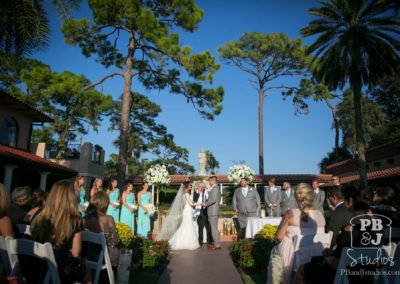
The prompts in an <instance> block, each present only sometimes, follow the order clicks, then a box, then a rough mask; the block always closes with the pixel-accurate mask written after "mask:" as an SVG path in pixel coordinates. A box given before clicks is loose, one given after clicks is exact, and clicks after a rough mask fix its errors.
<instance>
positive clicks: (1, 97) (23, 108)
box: [0, 90, 54, 122]
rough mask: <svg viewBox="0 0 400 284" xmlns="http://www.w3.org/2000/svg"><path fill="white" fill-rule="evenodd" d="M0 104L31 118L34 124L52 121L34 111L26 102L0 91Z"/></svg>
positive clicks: (45, 115)
mask: <svg viewBox="0 0 400 284" xmlns="http://www.w3.org/2000/svg"><path fill="white" fill-rule="evenodd" d="M0 103H1V104H2V105H5V106H7V107H10V108H12V109H15V110H17V111H18V112H20V113H22V114H25V115H26V116H28V117H31V118H32V119H33V121H35V122H53V121H54V119H53V118H52V117H51V116H49V115H47V114H45V113H43V112H41V111H39V110H37V109H35V108H34V107H32V106H31V105H29V104H27V103H26V102H23V101H21V100H20V99H18V98H16V97H14V96H11V95H10V94H8V93H6V92H4V91H3V90H0Z"/></svg>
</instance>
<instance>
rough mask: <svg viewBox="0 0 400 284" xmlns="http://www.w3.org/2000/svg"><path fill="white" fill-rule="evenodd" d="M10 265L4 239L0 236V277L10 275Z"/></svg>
mask: <svg viewBox="0 0 400 284" xmlns="http://www.w3.org/2000/svg"><path fill="white" fill-rule="evenodd" d="M10 272H11V266H10V261H9V260H8V252H7V245H6V240H5V239H4V238H3V237H2V236H0V277H1V276H7V275H10Z"/></svg>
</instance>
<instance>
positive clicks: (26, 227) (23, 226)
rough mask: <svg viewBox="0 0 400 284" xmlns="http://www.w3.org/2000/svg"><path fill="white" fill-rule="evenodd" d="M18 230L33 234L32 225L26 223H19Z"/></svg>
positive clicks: (21, 232)
mask: <svg viewBox="0 0 400 284" xmlns="http://www.w3.org/2000/svg"><path fill="white" fill-rule="evenodd" d="M17 228H18V232H19V233H20V234H24V235H28V236H30V235H31V226H30V225H26V224H17Z"/></svg>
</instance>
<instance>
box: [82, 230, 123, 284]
mask: <svg viewBox="0 0 400 284" xmlns="http://www.w3.org/2000/svg"><path fill="white" fill-rule="evenodd" d="M82 242H88V243H93V244H97V245H100V246H101V251H100V253H99V255H98V258H97V260H96V261H91V260H89V259H86V261H87V262H88V264H89V266H90V268H91V269H93V270H95V276H94V280H93V283H94V284H97V283H99V279H100V272H101V271H102V270H103V269H107V274H108V279H109V281H110V283H111V284H114V283H115V280H114V272H113V270H112V266H111V261H110V255H109V254H108V249H107V244H106V238H105V236H104V233H93V232H89V231H82ZM83 245H84V244H83ZM103 262H104V264H103Z"/></svg>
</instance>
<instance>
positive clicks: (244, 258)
mask: <svg viewBox="0 0 400 284" xmlns="http://www.w3.org/2000/svg"><path fill="white" fill-rule="evenodd" d="M275 245H277V242H276V241H273V240H269V239H242V240H240V241H233V242H232V244H231V245H230V251H231V255H232V258H233V261H234V264H235V265H236V266H239V267H240V268H242V269H243V270H244V271H246V272H258V271H266V270H267V268H268V262H269V256H270V254H271V251H272V248H273V247H274V246H275Z"/></svg>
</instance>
